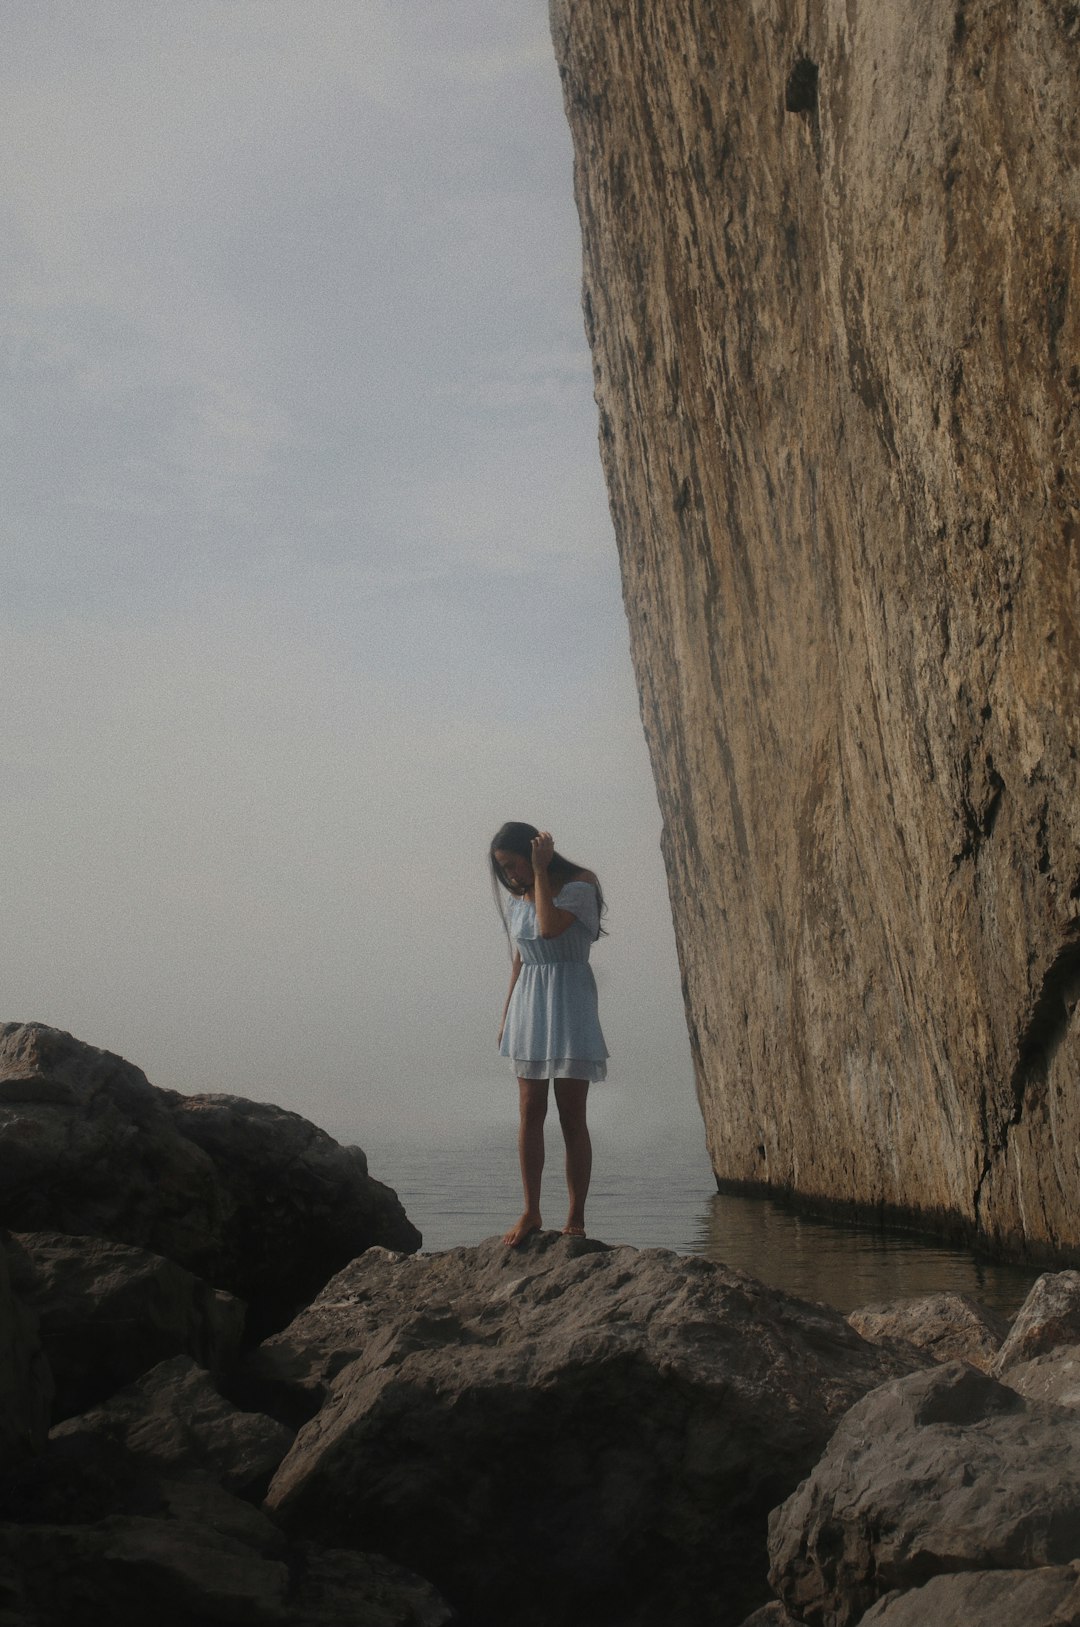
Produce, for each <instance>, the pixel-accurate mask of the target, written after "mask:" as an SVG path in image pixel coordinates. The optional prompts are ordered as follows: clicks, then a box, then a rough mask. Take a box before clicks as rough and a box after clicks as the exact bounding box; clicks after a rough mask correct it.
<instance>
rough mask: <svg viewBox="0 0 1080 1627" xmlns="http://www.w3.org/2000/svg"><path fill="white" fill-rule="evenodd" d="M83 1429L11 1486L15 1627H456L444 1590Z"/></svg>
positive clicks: (195, 1473) (8, 1589) (3, 1537)
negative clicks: (312, 1538) (170, 1472)
mask: <svg viewBox="0 0 1080 1627" xmlns="http://www.w3.org/2000/svg"><path fill="white" fill-rule="evenodd" d="M152 1457H153V1454H152V1453H148V1452H144V1453H142V1455H137V1454H135V1453H133V1452H132V1451H131V1450H129V1448H128V1447H127V1446H126V1445H125V1444H123V1442H122V1441H121V1440H120V1439H119V1438H109V1437H104V1436H98V1437H94V1438H92V1437H90V1436H88V1435H80V1434H78V1433H77V1432H69V1433H66V1434H62V1435H61V1436H60V1437H59V1438H57V1439H54V1440H53V1441H50V1443H49V1446H48V1448H47V1450H46V1451H45V1452H44V1453H43V1454H41V1455H40V1456H39V1457H38V1458H36V1459H34V1460H33V1462H31V1463H29V1464H27V1465H24V1466H23V1468H22V1470H21V1471H19V1472H15V1473H8V1474H7V1475H4V1476H0V1578H2V1580H0V1622H2V1623H3V1627H146V1623H147V1621H152V1622H153V1623H154V1627H195V1624H198V1627H217V1624H218V1623H221V1624H225V1623H232V1624H235V1623H237V1622H243V1623H246V1624H250V1627H263V1624H266V1627H357V1624H358V1623H362V1624H363V1627H443V1624H444V1623H449V1621H450V1620H451V1618H452V1612H451V1611H450V1609H449V1607H448V1606H447V1605H446V1604H445V1603H444V1602H443V1601H442V1600H441V1599H440V1598H439V1597H438V1595H437V1594H436V1593H435V1591H434V1589H433V1588H431V1587H430V1586H429V1585H428V1584H427V1583H426V1582H424V1581H422V1580H421V1579H420V1578H419V1577H417V1576H415V1575H412V1574H411V1573H409V1572H406V1571H405V1570H404V1569H403V1568H402V1567H400V1566H397V1565H394V1564H393V1563H392V1562H390V1561H388V1560H385V1559H382V1558H381V1557H380V1556H378V1555H373V1554H367V1553H363V1554H360V1553H354V1552H348V1553H335V1552H334V1551H333V1550H331V1549H327V1548H325V1547H323V1546H322V1545H320V1544H318V1543H291V1542H289V1541H288V1540H287V1539H286V1538H285V1537H284V1536H283V1534H282V1533H281V1531H280V1530H279V1529H278V1527H277V1526H276V1525H275V1524H274V1522H273V1521H272V1520H270V1519H269V1518H268V1517H267V1516H266V1514H265V1513H263V1512H262V1511H261V1510H259V1509H257V1508H253V1507H252V1506H251V1504H250V1503H248V1502H246V1501H242V1500H241V1499H240V1498H238V1497H236V1496H233V1495H231V1494H230V1493H229V1492H227V1491H225V1490H223V1489H222V1488H221V1487H220V1486H219V1485H217V1484H216V1483H215V1481H214V1480H213V1479H212V1478H210V1477H209V1476H208V1475H206V1474H205V1473H203V1472H200V1470H198V1469H197V1468H195V1467H194V1466H193V1465H192V1464H191V1463H190V1462H188V1463H187V1464H186V1465H185V1466H184V1469H183V1475H182V1478H179V1479H178V1478H174V1477H169V1476H162V1475H160V1474H159V1473H158V1472H157V1470H156V1469H155V1468H154V1466H153V1462H152Z"/></svg>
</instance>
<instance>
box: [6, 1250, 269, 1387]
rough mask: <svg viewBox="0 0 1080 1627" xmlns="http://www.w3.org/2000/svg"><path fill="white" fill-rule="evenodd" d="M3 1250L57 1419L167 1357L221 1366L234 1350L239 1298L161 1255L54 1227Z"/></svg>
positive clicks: (241, 1327)
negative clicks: (30, 1321) (31, 1320)
mask: <svg viewBox="0 0 1080 1627" xmlns="http://www.w3.org/2000/svg"><path fill="white" fill-rule="evenodd" d="M9 1248H10V1251H11V1261H12V1275H13V1281H14V1284H15V1287H16V1289H17V1291H18V1293H19V1296H20V1298H21V1299H22V1300H23V1303H24V1304H26V1305H28V1306H30V1308H31V1309H32V1310H33V1311H34V1313H35V1314H36V1316H37V1318H38V1322H39V1326H40V1330H41V1339H42V1343H43V1345H44V1348H45V1352H46V1354H47V1356H48V1359H49V1366H50V1368H51V1369H52V1373H53V1377H54V1379H55V1382H56V1399H55V1403H54V1406H53V1417H54V1418H55V1419H60V1418H69V1417H71V1415H72V1414H73V1413H77V1412H83V1411H85V1409H86V1408H87V1407H91V1406H93V1405H94V1404H95V1402H98V1401H102V1400H104V1399H105V1397H106V1396H109V1395H112V1393H113V1392H114V1390H118V1389H119V1388H120V1387H121V1385H124V1384H128V1383H130V1381H131V1380H132V1379H134V1378H137V1377H138V1376H139V1374H140V1373H145V1372H146V1371H147V1369H148V1368H150V1367H153V1366H155V1364H156V1363H157V1362H159V1361H162V1360H163V1359H164V1358H165V1357H167V1356H172V1355H176V1354H178V1353H182V1354H184V1355H188V1356H193V1357H194V1358H195V1360H196V1361H197V1362H198V1363H200V1365H202V1366H205V1367H210V1368H213V1369H214V1370H215V1371H218V1370H220V1369H221V1368H223V1367H224V1366H226V1365H227V1364H228V1363H229V1362H230V1361H231V1360H232V1358H233V1357H234V1356H235V1354H236V1351H237V1349H238V1347H239V1344H240V1338H241V1335H242V1333H243V1331H244V1309H245V1307H244V1305H243V1303H242V1301H240V1300H238V1299H234V1298H233V1296H232V1295H231V1294H227V1293H225V1292H224V1291H223V1290H222V1289H220V1288H211V1287H210V1286H209V1285H208V1284H207V1283H205V1282H203V1281H202V1279H201V1278H199V1277H196V1276H193V1275H192V1273H191V1272H190V1271H185V1270H184V1269H183V1267H182V1266H178V1265H175V1264H174V1263H173V1262H172V1261H171V1260H166V1259H165V1258H164V1257H163V1256H162V1255H160V1254H150V1253H149V1252H148V1251H147V1250H146V1249H139V1248H133V1247H131V1246H130V1245H129V1244H127V1243H110V1242H108V1241H106V1240H105V1239H103V1238H98V1237H67V1236H65V1235H64V1234H63V1233H60V1232H23V1233H17V1234H15V1235H13V1236H12V1238H11V1240H10V1244H9Z"/></svg>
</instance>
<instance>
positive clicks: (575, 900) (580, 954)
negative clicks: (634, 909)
mask: <svg viewBox="0 0 1080 1627" xmlns="http://www.w3.org/2000/svg"><path fill="white" fill-rule="evenodd" d="M554 901H555V904H556V905H557V906H558V908H559V909H561V910H570V911H571V913H572V914H573V915H574V916H576V920H575V921H574V923H573V925H572V926H568V927H567V929H566V931H565V932H560V934H559V936H558V937H557V938H542V937H541V936H540V933H539V930H538V928H537V925H536V910H535V908H534V906H533V905H532V904H531V903H530V902H529V900H528V899H526V898H513V897H512V898H511V899H510V903H509V906H508V908H507V914H506V923H507V927H508V930H509V932H510V936H511V938H512V939H513V940H514V945H515V947H516V949H517V951H518V953H519V954H520V956H521V972H520V974H519V976H518V980H517V983H516V984H515V985H514V992H513V994H512V995H511V997H510V1005H509V1007H508V1009H507V1013H506V1025H505V1027H504V1029H503V1037H502V1044H501V1046H500V1047H499V1049H500V1052H501V1054H502V1055H503V1056H508V1057H512V1058H513V1063H514V1072H515V1073H516V1075H517V1077H518V1078H519V1079H590V1080H593V1081H596V1080H600V1079H606V1078H607V1057H608V1048H607V1046H606V1045H605V1044H604V1036H603V1034H602V1033H601V1030H600V1018H599V1015H598V1014H597V1009H596V979H595V978H594V977H593V972H592V967H591V966H590V965H589V950H590V949H591V947H592V945H593V943H594V942H595V940H596V939H597V938H598V937H599V935H600V902H599V899H598V898H597V894H596V888H595V887H594V886H593V884H592V882H591V881H568V882H567V883H566V885H565V886H564V887H562V888H561V889H560V890H559V892H558V893H556V895H555V900H554Z"/></svg>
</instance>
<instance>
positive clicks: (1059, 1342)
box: [993, 1271, 1080, 1378]
mask: <svg viewBox="0 0 1080 1627" xmlns="http://www.w3.org/2000/svg"><path fill="white" fill-rule="evenodd" d="M1077 1344H1080V1271H1048V1272H1045V1273H1044V1274H1043V1276H1041V1277H1040V1278H1039V1279H1038V1281H1037V1282H1035V1283H1034V1284H1033V1285H1032V1288H1031V1291H1030V1293H1029V1294H1028V1296H1027V1298H1026V1299H1025V1300H1024V1303H1023V1304H1022V1305H1021V1307H1020V1309H1019V1310H1018V1311H1017V1313H1016V1316H1015V1318H1014V1319H1013V1324H1012V1327H1011V1328H1010V1329H1009V1336H1008V1338H1007V1339H1006V1340H1005V1341H1004V1342H1003V1344H1002V1346H1001V1349H1000V1350H999V1351H998V1353H997V1357H996V1359H995V1361H994V1366H993V1372H994V1375H995V1377H997V1378H1000V1377H1002V1376H1003V1375H1004V1374H1006V1373H1008V1372H1009V1370H1010V1369H1011V1368H1015V1367H1017V1366H1019V1365H1020V1364H1021V1363H1022V1362H1029V1361H1032V1360H1033V1359H1034V1358H1035V1357H1037V1356H1043V1355H1045V1354H1047V1352H1050V1351H1056V1350H1058V1349H1060V1348H1061V1347H1062V1346H1063V1345H1077Z"/></svg>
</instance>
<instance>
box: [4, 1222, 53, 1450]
mask: <svg viewBox="0 0 1080 1627" xmlns="http://www.w3.org/2000/svg"><path fill="white" fill-rule="evenodd" d="M52 1399H53V1379H52V1373H51V1372H50V1370H49V1364H48V1362H47V1360H46V1358H45V1353H44V1351H43V1350H42V1348H41V1340H40V1338H39V1336H38V1324H37V1318H36V1317H35V1316H34V1315H33V1313H32V1312H30V1311H28V1310H27V1309H26V1306H25V1305H24V1304H23V1303H22V1301H21V1300H20V1299H18V1298H17V1297H16V1295H15V1294H14V1292H13V1290H12V1286H11V1272H10V1266H9V1258H8V1249H7V1247H6V1246H5V1244H4V1243H3V1242H0V1469H2V1468H4V1467H5V1466H8V1465H10V1464H12V1463H15V1462H17V1461H18V1460H19V1459H20V1458H23V1457H28V1456H29V1455H30V1454H31V1453H32V1452H34V1451H36V1450H38V1449H39V1448H40V1447H41V1446H42V1445H43V1444H44V1441H45V1436H46V1434H47V1433H48V1429H49V1419H50V1416H51V1411H52Z"/></svg>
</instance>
